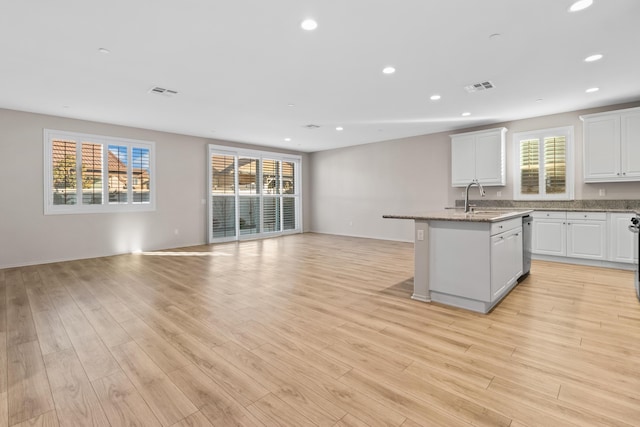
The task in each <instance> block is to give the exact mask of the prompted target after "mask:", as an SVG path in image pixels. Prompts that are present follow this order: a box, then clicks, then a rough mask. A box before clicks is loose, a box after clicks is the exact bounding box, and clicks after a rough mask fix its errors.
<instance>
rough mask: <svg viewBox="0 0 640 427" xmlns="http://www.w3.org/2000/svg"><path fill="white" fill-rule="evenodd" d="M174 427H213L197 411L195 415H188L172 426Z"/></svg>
mask: <svg viewBox="0 0 640 427" xmlns="http://www.w3.org/2000/svg"><path fill="white" fill-rule="evenodd" d="M173 426H174V427H213V424H211V423H210V422H209V420H208V419H207V417H205V416H204V415H203V414H202V412H200V411H198V412H196V413H195V414H191V415H189V416H188V417H187V418H185V419H184V420H182V421H179V422H177V423H175V424H174V425H173Z"/></svg>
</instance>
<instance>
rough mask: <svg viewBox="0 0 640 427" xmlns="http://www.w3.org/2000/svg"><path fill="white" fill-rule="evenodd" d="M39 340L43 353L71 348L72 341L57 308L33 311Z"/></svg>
mask: <svg viewBox="0 0 640 427" xmlns="http://www.w3.org/2000/svg"><path fill="white" fill-rule="evenodd" d="M33 320H34V321H35V325H36V331H37V332H38V341H39V342H40V349H41V350H42V354H43V355H46V354H49V353H55V352H57V351H62V350H66V349H68V348H71V347H72V345H71V341H70V340H69V337H68V336H67V331H66V330H65V328H64V326H63V325H62V321H61V320H60V317H59V316H58V313H57V312H56V311H55V310H46V311H38V312H35V313H33Z"/></svg>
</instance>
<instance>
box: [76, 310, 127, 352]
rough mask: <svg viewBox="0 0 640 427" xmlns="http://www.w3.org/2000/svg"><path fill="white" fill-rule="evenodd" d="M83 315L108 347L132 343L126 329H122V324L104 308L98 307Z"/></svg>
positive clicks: (86, 311)
mask: <svg viewBox="0 0 640 427" xmlns="http://www.w3.org/2000/svg"><path fill="white" fill-rule="evenodd" d="M83 313H84V315H85V317H86V318H87V319H88V320H89V323H91V326H93V329H94V330H95V331H96V333H97V334H98V336H99V337H100V338H101V339H102V342H104V343H105V345H106V346H107V347H113V346H115V345H120V344H124V343H126V342H128V341H131V337H130V336H129V335H127V333H126V332H125V331H124V329H122V327H120V324H119V323H118V322H116V321H115V320H114V319H113V317H111V315H110V314H109V313H108V312H107V311H106V310H105V309H104V308H102V307H98V308H94V309H90V310H85V311H84V312H83Z"/></svg>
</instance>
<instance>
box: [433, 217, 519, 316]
mask: <svg viewBox="0 0 640 427" xmlns="http://www.w3.org/2000/svg"><path fill="white" fill-rule="evenodd" d="M429 247H430V250H429V254H428V260H429V261H428V262H429V285H430V299H431V301H434V302H439V303H442V304H447V305H453V306H456V307H460V308H465V309H467V310H473V311H477V312H481V313H488V312H489V311H490V310H491V309H492V308H493V307H494V306H495V305H496V304H497V303H498V302H499V301H500V300H501V299H502V298H503V297H504V296H505V295H506V294H507V293H508V292H509V291H510V290H511V289H512V288H513V287H514V286H515V285H516V284H517V281H518V279H519V278H520V277H521V276H522V252H523V251H522V218H516V219H512V220H506V221H501V222H493V223H488V222H458V221H432V222H431V223H430V226H429Z"/></svg>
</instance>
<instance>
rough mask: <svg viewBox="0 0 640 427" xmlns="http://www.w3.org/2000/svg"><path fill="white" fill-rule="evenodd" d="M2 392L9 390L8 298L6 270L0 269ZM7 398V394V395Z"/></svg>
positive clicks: (0, 378) (0, 365)
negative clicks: (5, 279)
mask: <svg viewBox="0 0 640 427" xmlns="http://www.w3.org/2000/svg"><path fill="white" fill-rule="evenodd" d="M0 278H2V280H0V367H2V369H0V393H6V391H7V299H6V284H5V281H4V271H3V270H0ZM5 398H6V395H5Z"/></svg>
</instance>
